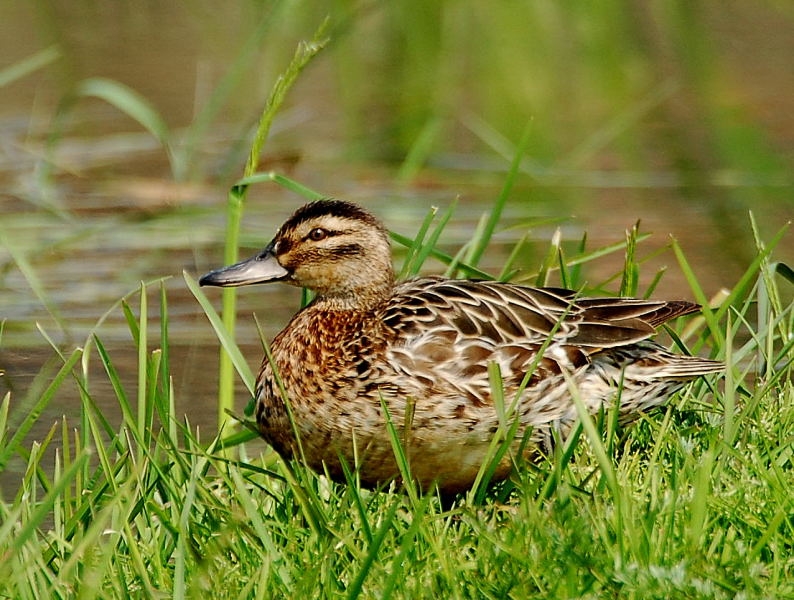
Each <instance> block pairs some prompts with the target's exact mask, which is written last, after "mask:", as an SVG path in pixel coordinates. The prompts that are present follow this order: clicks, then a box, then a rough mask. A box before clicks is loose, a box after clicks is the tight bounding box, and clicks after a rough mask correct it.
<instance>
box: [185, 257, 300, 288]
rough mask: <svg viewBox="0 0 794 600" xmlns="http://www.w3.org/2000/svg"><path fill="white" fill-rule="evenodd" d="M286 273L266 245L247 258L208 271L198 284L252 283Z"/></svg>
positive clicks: (268, 279)
mask: <svg viewBox="0 0 794 600" xmlns="http://www.w3.org/2000/svg"><path fill="white" fill-rule="evenodd" d="M288 275H289V271H287V270H286V269H285V268H284V267H282V266H281V265H280V264H278V261H277V260H276V257H275V255H273V253H272V252H271V249H270V247H268V248H266V249H265V250H264V251H263V252H261V253H260V254H257V255H256V256H252V257H251V258H249V259H248V260H244V261H242V262H238V263H237V264H234V265H231V266H228V267H223V268H222V269H217V270H215V271H210V272H209V273H207V274H206V275H204V277H202V278H201V279H199V285H216V286H219V287H234V286H239V285H253V284H255V283H267V282H269V281H278V280H280V279H284V278H286V277H287V276H288Z"/></svg>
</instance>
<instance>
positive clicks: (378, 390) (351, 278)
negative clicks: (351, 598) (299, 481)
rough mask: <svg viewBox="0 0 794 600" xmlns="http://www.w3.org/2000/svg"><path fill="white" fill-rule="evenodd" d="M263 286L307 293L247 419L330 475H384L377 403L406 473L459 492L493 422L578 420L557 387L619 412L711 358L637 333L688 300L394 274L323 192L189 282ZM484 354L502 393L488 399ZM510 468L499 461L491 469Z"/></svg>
mask: <svg viewBox="0 0 794 600" xmlns="http://www.w3.org/2000/svg"><path fill="white" fill-rule="evenodd" d="M270 281H284V282H286V283H289V284H292V285H296V286H302V287H306V288H309V289H311V290H313V291H314V292H315V293H316V297H315V299H314V301H313V302H312V303H311V304H310V305H309V306H307V307H306V308H304V309H303V310H301V311H300V312H298V313H297V314H296V315H295V316H294V317H293V318H292V320H291V321H290V323H289V324H288V325H287V327H286V328H285V329H284V330H283V331H281V333H279V334H278V335H277V336H276V338H275V339H274V340H273V343H272V346H271V348H272V364H271V362H269V361H268V360H267V359H265V361H264V362H263V364H262V369H261V371H260V372H259V377H258V379H257V387H256V420H257V423H258V426H259V430H260V432H261V434H262V436H263V437H264V438H265V440H266V441H267V442H268V443H270V444H271V445H272V446H273V447H274V448H275V449H276V450H277V451H278V453H279V454H280V455H281V456H282V457H284V458H286V459H289V458H291V457H292V456H294V455H296V454H298V449H299V447H300V449H301V451H302V453H303V456H304V457H305V459H306V461H307V462H308V463H309V465H310V466H311V467H312V468H314V469H317V470H320V471H322V470H323V469H326V470H327V471H328V472H329V473H330V474H331V476H333V477H335V478H342V477H343V470H342V466H341V463H342V461H343V460H344V461H346V462H347V464H348V465H349V466H351V467H353V466H357V467H358V470H359V475H360V478H361V481H362V483H364V484H366V485H376V484H378V483H381V482H384V481H387V480H389V479H390V478H392V477H394V476H395V475H398V468H397V464H396V461H395V459H394V452H393V449H392V444H391V441H390V436H389V434H388V431H387V428H386V416H385V415H384V410H383V407H384V406H385V407H386V408H387V410H388V413H389V417H390V418H391V420H392V422H393V423H394V425H395V426H396V428H397V431H399V432H400V434H401V436H402V439H403V442H404V446H405V448H404V449H405V451H406V454H407V455H408V456H409V459H410V467H411V472H412V474H413V477H415V479H416V480H417V481H418V482H419V484H420V485H421V486H422V487H424V488H428V487H430V486H432V484H433V483H434V482H435V483H437V484H438V485H439V487H440V489H441V490H442V492H445V493H454V492H457V491H462V490H465V489H467V488H469V487H471V485H472V483H473V482H474V480H475V477H476V476H477V472H478V470H479V469H480V467H481V465H482V464H483V462H484V460H485V459H486V456H487V454H488V449H489V445H490V443H491V440H492V438H493V437H494V434H495V433H496V432H497V431H498V430H499V427H500V424H506V425H507V427H508V428H509V426H510V425H511V423H515V421H514V419H517V429H511V432H514V435H515V445H514V447H515V449H517V448H518V447H519V445H520V444H521V443H522V441H523V438H524V437H525V433H526V432H529V441H530V442H533V443H535V444H537V443H546V442H548V441H549V440H551V439H552V431H553V430H557V431H558V432H560V433H562V435H563V436H564V434H565V433H566V432H567V431H568V430H569V429H570V427H571V425H572V424H573V423H574V422H575V421H576V418H577V411H576V406H575V404H574V402H573V400H572V396H571V388H572V387H575V390H574V392H575V393H576V394H578V396H579V397H580V398H581V399H582V401H583V402H584V403H585V405H586V406H587V407H588V409H589V410H590V411H591V412H593V413H595V412H598V411H599V410H600V409H601V408H602V407H608V406H609V405H610V404H611V403H613V402H615V400H616V398H619V402H620V409H619V410H620V413H621V416H622V418H623V420H624V421H628V420H631V418H632V417H633V416H636V415H637V414H638V413H640V412H642V411H644V410H646V409H649V408H651V407H654V406H658V405H660V404H662V403H664V402H665V401H666V400H667V398H668V397H669V396H670V394H672V393H673V392H674V391H676V390H677V389H679V388H680V387H681V386H683V385H684V383H685V382H687V381H689V380H691V379H694V378H696V377H697V376H699V375H704V374H706V373H713V372H716V371H720V370H721V369H722V365H721V364H720V363H717V362H714V361H710V360H705V359H701V358H696V357H691V356H682V355H677V354H673V353H670V352H668V351H667V350H665V349H664V348H662V347H661V346H659V345H658V344H655V343H654V342H651V341H648V338H649V337H651V336H652V335H653V334H654V331H655V328H656V327H658V326H660V325H661V324H662V323H665V322H666V321H669V320H670V319H673V318H675V317H678V316H680V315H685V314H688V313H692V312H695V311H697V310H698V308H699V307H698V306H697V305H696V304H692V303H689V302H684V301H670V302H665V301H655V300H636V299H630V298H579V297H577V295H576V293H575V292H572V291H568V290H561V289H551V288H528V287H521V286H518V285H513V284H510V283H501V282H496V281H465V280H450V279H442V278H430V277H426V278H421V279H411V280H408V281H401V282H398V283H395V281H394V273H393V270H392V263H391V250H390V247H389V236H388V234H387V231H386V229H385V228H384V226H383V225H382V224H381V223H380V222H379V221H378V220H377V219H375V217H373V216H372V215H371V214H370V213H368V212H367V211H365V210H364V209H362V208H361V207H359V206H356V205H355V204H351V203H348V202H342V201H338V200H319V201H316V202H311V203H309V204H306V205H305V206H303V207H301V208H300V209H298V211H297V212H295V214H293V215H292V217H290V218H289V219H288V220H287V222H286V223H284V224H283V225H282V226H281V228H280V229H279V230H278V233H276V236H275V238H274V239H273V241H272V242H271V243H270V245H268V246H267V248H265V250H264V251H262V252H261V253H260V254H258V255H256V256H254V257H253V258H251V259H249V260H246V261H243V262H240V263H238V264H236V265H233V266H230V267H226V268H223V269H219V270H217V271H213V272H211V273H208V274H207V275H205V276H204V277H202V278H201V281H200V283H201V285H216V286H239V285H249V284H253V283H265V282H270ZM491 364H493V365H496V366H497V367H498V372H499V373H500V375H501V385H502V386H503V387H504V401H503V402H500V401H497V402H495V401H494V397H493V393H492V390H493V386H494V384H495V382H494V381H492V377H491V378H489V365H491ZM493 371H494V368H493V367H492V368H491V372H493ZM516 394H519V396H518V398H519V399H518V402H517V403H515V408H514V412H513V413H510V412H509V411H510V404H512V401H513V399H514V398H516ZM285 400H286V402H288V403H289V409H290V410H291V411H292V415H293V420H294V425H295V429H293V427H292V425H291V424H290V418H289V415H288V408H287V405H286V404H285ZM505 412H507V413H508V414H507V415H505ZM295 431H297V435H298V436H299V442H300V444H298V443H297V441H296V436H295ZM503 431H506V430H505V429H503ZM511 465H512V462H511V460H510V458H509V457H505V458H504V459H503V460H502V462H501V463H500V464H499V465H498V468H497V470H496V472H495V474H494V479H495V480H498V479H504V478H505V477H507V476H508V474H509V472H510V469H511Z"/></svg>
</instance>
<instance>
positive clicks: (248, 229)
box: [0, 0, 794, 429]
mask: <svg viewBox="0 0 794 600" xmlns="http://www.w3.org/2000/svg"><path fill="white" fill-rule="evenodd" d="M0 13H1V18H0V57H2V58H1V59H0V61H2V64H0V92H1V95H0V213H1V214H2V217H0V320H4V326H3V330H2V338H0V369H2V370H3V371H4V373H3V375H2V377H0V395H4V394H5V392H6V391H8V390H11V391H12V392H13V395H14V399H15V400H14V401H15V402H25V401H30V399H31V398H35V397H36V394H37V393H40V391H41V388H42V386H44V385H46V383H47V377H48V376H51V374H52V372H53V369H56V368H57V367H58V366H59V365H60V359H58V357H57V356H56V354H55V352H54V350H53V349H52V348H51V347H50V344H49V343H48V341H47V337H49V338H50V339H51V340H53V342H54V343H55V344H56V345H59V346H63V347H67V346H70V345H71V346H74V345H80V344H83V343H84V342H85V339H86V336H88V335H89V334H90V333H91V332H93V331H94V330H95V328H96V331H97V332H98V334H99V336H100V337H101V338H102V340H103V341H104V342H105V344H106V345H107V346H108V349H109V351H110V352H111V354H112V356H113V359H114V361H115V362H116V364H117V366H119V368H120V371H121V372H122V376H123V377H126V378H127V379H128V380H129V381H130V382H131V384H132V383H134V381H135V349H134V345H133V344H132V343H131V338H130V333H129V331H128V328H127V325H126V322H125V320H124V317H123V314H122V313H121V310H119V309H118V306H117V301H118V300H119V299H120V298H121V297H122V296H123V295H125V294H131V293H135V292H136V291H137V290H138V289H139V286H140V282H141V281H153V280H157V279H158V278H162V277H170V279H167V280H166V284H165V285H166V288H167V290H168V293H169V319H170V327H171V336H172V346H173V350H174V351H173V356H172V362H173V364H174V375H175V383H174V386H175V389H176V390H177V397H178V401H179V402H180V403H182V404H183V405H184V406H186V407H187V406H190V410H191V411H193V412H192V413H191V421H192V422H193V423H194V424H201V423H206V424H207V425H208V427H210V429H211V425H212V424H213V423H214V415H215V413H214V405H213V402H214V399H215V393H216V392H215V389H216V388H215V386H216V380H215V377H216V375H215V373H216V370H217V368H216V367H217V345H218V343H217V339H216V338H215V336H214V334H213V332H212V330H211V328H210V327H209V325H208V324H207V321H206V318H205V317H204V316H203V314H201V311H200V309H199V308H198V306H197V305H196V302H195V300H194V299H193V298H192V296H191V295H190V294H189V292H188V291H187V289H186V287H185V283H184V280H183V279H182V275H181V273H182V271H183V270H186V271H188V272H189V273H191V274H193V275H194V276H196V275H200V274H202V273H203V272H205V271H207V270H209V269H211V268H215V267H217V266H220V264H221V263H222V251H223V236H224V227H225V209H226V194H227V190H228V189H229V187H230V185H231V184H232V183H233V182H234V181H235V180H236V179H238V178H239V177H240V176H241V174H242V169H243V165H244V163H245V160H246V156H247V153H248V151H249V148H250V144H251V139H252V135H253V130H254V127H255V125H256V122H257V119H258V117H259V114H260V112H261V110H262V107H263V104H264V102H265V99H266V98H267V95H268V93H269V91H270V90H271V88H272V86H273V84H274V82H275V80H276V77H277V76H278V74H279V73H280V72H282V71H283V70H284V69H285V67H286V65H287V64H288V63H289V60H290V58H291V57H292V55H293V53H294V52H295V49H296V47H297V45H298V43H299V42H300V41H302V40H310V39H311V38H312V37H313V35H314V32H315V31H316V30H317V28H318V27H319V26H320V24H321V23H322V22H323V21H324V19H326V18H328V19H329V24H328V29H327V30H326V34H325V37H327V38H328V39H329V41H328V44H327V46H326V47H325V49H324V50H322V51H321V52H320V54H319V55H318V56H317V57H316V58H315V59H314V60H313V61H312V62H311V63H310V64H309V66H308V68H307V69H306V70H305V71H304V72H303V73H302V74H301V75H300V77H299V78H298V80H297V83H296V84H295V86H294V88H293V89H292V90H291V91H290V93H289V95H288V97H287V100H286V104H285V107H284V109H283V110H282V111H281V112H280V113H279V114H278V116H277V118H276V120H275V122H274V126H273V130H272V131H271V136H270V139H269V140H268V143H267V145H266V146H265V150H264V153H263V156H262V162H261V165H260V170H263V171H264V170H275V171H277V172H280V173H284V174H286V175H288V176H289V177H291V178H293V179H295V180H297V181H299V182H301V183H303V184H305V185H307V186H309V187H312V188H314V189H316V190H318V191H320V192H322V193H323V194H327V195H329V196H336V197H340V198H345V199H349V200H353V201H356V202H360V203H361V204H363V205H365V206H367V207H369V208H371V209H372V210H373V211H374V212H376V213H377V214H378V215H379V216H381V217H382V218H383V219H384V220H385V221H386V223H387V225H388V226H389V227H390V228H391V229H393V230H395V231H398V232H400V233H402V234H404V235H409V236H411V235H413V234H414V233H415V232H416V231H417V228H418V226H419V223H420V222H421V220H422V219H423V217H424V216H425V215H426V213H427V211H428V209H429V207H431V206H439V207H441V208H446V207H448V206H449V205H450V204H451V203H452V202H453V201H455V199H458V208H457V209H456V213H455V216H454V217H453V219H452V222H451V225H450V227H449V228H448V229H447V230H446V231H445V233H444V236H443V237H442V240H441V243H442V245H444V246H445V247H448V249H449V251H450V252H455V251H456V249H457V248H458V247H459V246H460V245H461V244H462V243H464V242H465V241H466V240H467V239H468V238H470V237H471V235H472V231H473V230H474V228H475V226H476V223H477V221H478V219H480V217H481V215H482V214H483V213H484V212H486V211H487V210H488V209H489V207H490V206H491V204H492V203H493V202H494V199H495V198H496V197H497V196H498V195H499V193H500V190H501V189H502V187H503V186H504V184H505V180H506V173H507V171H508V169H509V167H510V164H511V161H512V160H513V158H514V157H515V155H516V152H517V148H518V145H519V142H520V140H522V139H524V140H525V141H526V145H525V147H526V150H525V153H524V155H523V159H522V162H521V166H520V175H519V177H518V179H517V180H516V183H515V186H514V187H513V189H512V190H511V192H510V200H509V202H508V204H507V207H506V209H505V213H504V216H503V220H502V227H501V228H500V231H499V233H498V236H497V238H496V241H497V244H496V245H495V246H494V247H493V248H492V249H491V250H490V251H489V253H488V255H487V257H486V259H485V260H484V262H483V264H482V267H483V268H484V269H486V270H489V269H492V270H493V272H494V273H498V272H499V267H500V265H501V264H503V262H504V260H505V257H506V254H507V252H509V251H510V249H512V247H513V245H514V243H515V242H516V240H518V239H519V238H521V237H522V236H525V235H526V236H528V240H529V243H527V244H525V245H524V246H523V247H522V250H521V255H520V256H519V258H518V260H517V263H516V266H518V267H519V268H521V269H522V270H525V271H526V272H527V273H533V272H534V269H536V268H537V265H538V263H539V262H540V260H541V258H542V257H543V256H544V255H545V253H546V252H547V249H548V244H549V240H550V239H551V238H552V236H553V234H554V232H555V230H557V229H559V230H560V232H561V235H562V240H563V245H566V244H567V245H569V246H570V247H571V248H575V247H577V246H578V244H579V243H580V240H581V239H582V236H583V235H584V233H585V232H586V233H587V240H588V247H590V248H598V247H600V246H605V245H608V244H616V243H620V242H622V241H623V240H624V237H625V233H624V232H625V230H626V229H627V228H630V227H631V226H632V225H634V223H635V222H637V221H638V220H640V221H641V226H640V228H641V231H644V232H650V233H652V234H653V235H652V237H651V238H650V239H649V240H646V241H644V242H642V243H641V244H640V248H639V252H638V253H639V255H640V256H647V257H648V261H647V267H646V268H643V271H642V277H641V281H642V282H644V284H645V285H647V284H648V282H649V281H650V280H651V279H653V278H654V276H655V273H656V271H657V270H658V269H660V268H664V267H665V266H669V267H670V268H669V270H668V272H667V273H666V274H665V276H664V277H663V278H662V280H661V282H660V284H659V286H658V288H657V290H656V292H655V295H658V296H670V297H691V293H690V292H689V290H688V287H687V285H686V284H685V283H684V280H683V278H682V276H681V274H680V270H679V269H678V267H677V264H676V260H675V257H674V256H673V254H672V252H670V251H669V250H665V248H666V247H667V246H668V244H669V240H670V236H671V235H672V236H674V237H675V238H676V239H678V240H679V242H680V243H681V245H682V247H683V249H684V251H685V253H686V256H687V258H688V260H689V262H690V263H691V264H692V266H693V268H694V270H695V273H696V275H697V277H698V279H699V280H700V283H701V285H702V286H703V288H704V290H705V292H706V293H707V295H712V294H715V293H717V291H718V290H719V289H720V288H723V287H730V286H732V285H733V284H734V283H735V282H736V281H737V279H738V278H739V277H740V276H741V274H742V272H743V271H744V270H745V269H746V268H747V267H748V266H749V264H750V262H751V261H752V260H753V258H754V257H755V255H756V254H757V251H756V243H755V241H754V235H753V229H752V227H751V224H750V219H749V217H748V213H749V211H752V212H753V214H754V215H755V218H756V220H757V223H758V229H759V235H760V237H761V239H763V240H766V241H767V242H768V241H770V240H771V239H772V238H773V237H774V235H775V234H776V233H777V232H778V231H779V230H780V229H781V228H782V227H783V226H784V225H785V223H786V222H787V221H788V220H789V219H791V217H792V215H794V210H792V206H794V195H793V194H792V191H793V188H794V176H792V165H794V60H792V57H794V33H793V32H794V4H792V3H791V2H788V1H786V0H757V1H747V0H745V1H741V0H734V1H728V2H723V1H716V0H714V1H698V0H604V1H601V2H574V1H562V2H551V1H529V0H527V1H518V0H506V1H503V2H490V3H484V2H476V1H473V0H457V1H446V2H445V1H436V2H428V1H426V0H416V1H415V0H404V1H400V2H385V1H381V2H351V1H345V0H336V1H335V2H330V3H329V2H319V1H310V0H305V1H303V0H293V1H283V2H274V1H266V0H257V1H254V0H250V1H249V0H240V1H238V2H217V1H215V0H186V1H184V2H154V1H151V0H119V1H115V2H101V1H96V0H68V1H65V0H30V1H26V2H19V1H17V2H13V1H11V2H9V1H5V2H2V4H0ZM122 86H123V87H122ZM109 92H114V93H116V95H115V96H111V95H108V94H109ZM105 93H107V94H106V95H105V96H103V94H105ZM127 93H130V94H132V95H131V96H125V94H127ZM114 98H115V100H114ZM125 98H127V99H129V98H133V99H135V101H136V102H139V104H137V105H136V106H138V107H139V108H140V107H141V106H144V107H146V109H147V110H148V111H149V112H148V113H147V115H148V117H150V118H151V119H152V122H156V123H158V124H159V126H160V127H161V129H160V130H159V134H158V135H152V133H151V132H150V131H147V130H146V129H144V127H142V126H141V124H140V122H139V121H138V120H136V119H135V118H132V117H131V116H130V115H131V111H130V110H124V108H125V107H124V105H123V103H124V99H125ZM109 99H110V100H111V101H108V100H109ZM301 203H302V199H301V198H300V197H298V196H297V195H295V194H294V193H290V192H287V191H285V190H284V189H282V188H280V187H277V186H275V185H259V186H255V187H253V188H251V190H250V191H249V194H248V199H247V204H246V206H245V216H244V219H243V231H242V245H243V246H244V247H243V248H242V249H241V254H242V255H246V254H249V253H251V252H253V251H254V249H255V248H257V247H261V246H263V245H264V244H265V243H266V242H267V241H268V240H269V237H270V236H271V235H272V234H273V232H274V230H275V228H276V227H277V226H278V225H279V224H280V223H281V221H282V220H283V219H284V218H285V217H287V216H288V215H289V214H290V213H291V212H292V211H293V210H294V209H295V208H296V207H297V206H298V205H299V204H301ZM502 245H503V246H502ZM792 254H794V241H793V240H792V236H791V235H790V234H788V235H786V236H785V237H783V239H782V241H781V242H780V243H779V245H778V247H777V249H776V251H775V255H776V256H777V258H778V259H779V260H787V261H789V262H790V261H791V260H792ZM621 267H622V255H621V254H620V253H617V254H615V255H613V256H611V257H607V258H606V259H605V260H604V261H603V262H599V263H596V264H593V265H591V266H589V267H588V268H589V277H591V278H592V280H593V281H594V282H596V281H597V282H601V281H603V280H605V279H607V278H608V277H609V276H610V274H612V273H615V272H617V271H619V270H620V268H621ZM433 268H438V270H441V268H442V267H441V266H440V265H433V264H428V269H429V270H432V269H433ZM641 287H642V285H641ZM616 289H617V283H615V286H614V289H613V290H612V291H613V292H614V291H616ZM298 297H299V296H298V291H297V290H292V289H285V288H284V286H268V287H266V288H260V289H255V288H254V289H252V288H249V289H246V290H245V291H244V292H243V293H241V294H240V303H239V306H240V315H241V317H240V319H239V321H238V323H239V327H240V332H239V339H240V342H241V345H242V346H243V350H244V352H245V354H246V356H247V357H249V358H250V361H251V363H252V364H255V363H256V362H258V360H259V356H260V354H261V350H260V347H259V342H258V340H257V334H256V330H255V327H254V326H253V324H252V320H251V318H250V314H251V312H253V311H254V310H258V311H259V312H260V314H261V315H263V317H261V318H260V321H262V322H263V324H264V325H265V326H266V328H267V333H268V335H272V334H273V333H274V332H275V331H277V330H278V329H280V328H281V327H283V325H284V324H285V323H286V321H287V319H288V318H289V316H290V315H291V314H292V313H293V312H294V310H295V309H296V307H297V306H298V301H299V300H298ZM130 302H131V304H132V305H133V306H136V305H137V302H138V300H137V298H136V297H132V298H131V300H130ZM151 304H152V306H153V308H152V311H153V312H156V306H155V305H156V304H157V300H156V298H154V297H153V298H152V301H151ZM100 319H102V323H101V325H99V326H98V327H96V326H97V323H98V321H99V320H100ZM93 362H94V363H97V362H98V361H96V360H94V361H93ZM86 368H87V369H89V370H91V371H93V370H97V371H98V372H99V375H98V376H97V377H96V378H95V379H94V381H97V380H101V367H99V366H98V365H95V364H88V365H87V366H86ZM101 385H102V384H101V383H100V382H99V381H97V386H98V387H99V386H101ZM108 392H109V393H108V396H111V395H112V394H111V393H110V389H108ZM77 397H78V394H77V390H76V389H75V398H77ZM205 399H206V400H207V403H208V404H207V406H208V408H207V411H206V417H205V416H203V415H204V413H203V412H202V408H201V407H202V406H203V404H202V403H203V402H204V400H205ZM246 400H247V398H244V397H241V399H240V403H241V406H242V405H244V403H245V401H246ZM70 402H71V400H70V399H68V398H65V399H64V400H63V402H61V403H55V404H53V405H52V406H54V407H55V408H57V411H63V412H67V413H68V412H69V411H70V410H72V409H71V408H70V406H72V404H70ZM108 402H109V406H110V407H112V406H113V404H115V402H114V401H112V400H110V398H109V400H108ZM73 406H74V410H75V411H76V410H77V406H78V405H77V404H76V403H74V404H73ZM111 410H112V409H111ZM57 411H56V412H57ZM52 416H55V417H57V416H58V415H52Z"/></svg>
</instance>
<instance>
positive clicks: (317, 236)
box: [309, 227, 328, 242]
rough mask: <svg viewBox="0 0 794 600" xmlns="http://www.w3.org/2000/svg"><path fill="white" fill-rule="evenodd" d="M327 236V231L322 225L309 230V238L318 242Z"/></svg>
mask: <svg viewBox="0 0 794 600" xmlns="http://www.w3.org/2000/svg"><path fill="white" fill-rule="evenodd" d="M327 237H328V232H327V231H326V230H325V229H323V228H322V227H315V228H314V229H312V230H311V231H310V232H309V239H310V240H312V241H314V242H319V241H320V240H324V239H325V238H327Z"/></svg>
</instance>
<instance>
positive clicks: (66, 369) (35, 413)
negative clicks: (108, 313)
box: [0, 348, 82, 471]
mask: <svg viewBox="0 0 794 600" xmlns="http://www.w3.org/2000/svg"><path fill="white" fill-rule="evenodd" d="M80 356H82V350H80V349H79V348H77V349H75V350H74V351H73V352H72V354H71V355H70V356H69V358H68V359H67V360H66V362H65V363H64V364H63V366H62V367H61V368H60V370H59V371H58V373H57V374H56V375H55V377H54V378H53V380H52V382H51V383H50V385H49V386H47V389H46V390H44V393H43V394H42V395H41V397H40V398H39V399H38V401H37V402H36V403H35V404H34V405H33V407H32V408H31V409H30V412H29V413H28V414H27V415H26V416H25V420H24V421H22V423H21V424H20V426H19V427H18V428H17V430H16V431H15V432H14V435H13V436H12V437H11V439H10V440H9V442H8V444H6V445H5V446H3V447H1V448H0V471H2V470H3V469H4V468H5V466H6V463H7V462H8V459H9V458H11V455H12V454H14V452H16V451H17V448H18V447H19V445H20V444H21V443H22V440H24V439H25V436H26V435H27V434H28V432H29V431H30V430H31V428H32V427H33V425H34V424H35V423H36V421H37V420H38V418H39V417H40V416H41V413H42V412H43V411H44V409H45V408H46V407H47V406H48V405H49V403H50V402H51V401H52V399H53V398H54V397H55V393H56V392H57V391H58V390H59V389H60V387H61V384H62V383H63V381H64V379H66V378H67V377H68V376H69V374H70V373H71V371H72V369H73V368H74V366H75V365H76V364H77V362H78V361H79V360H80Z"/></svg>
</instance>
